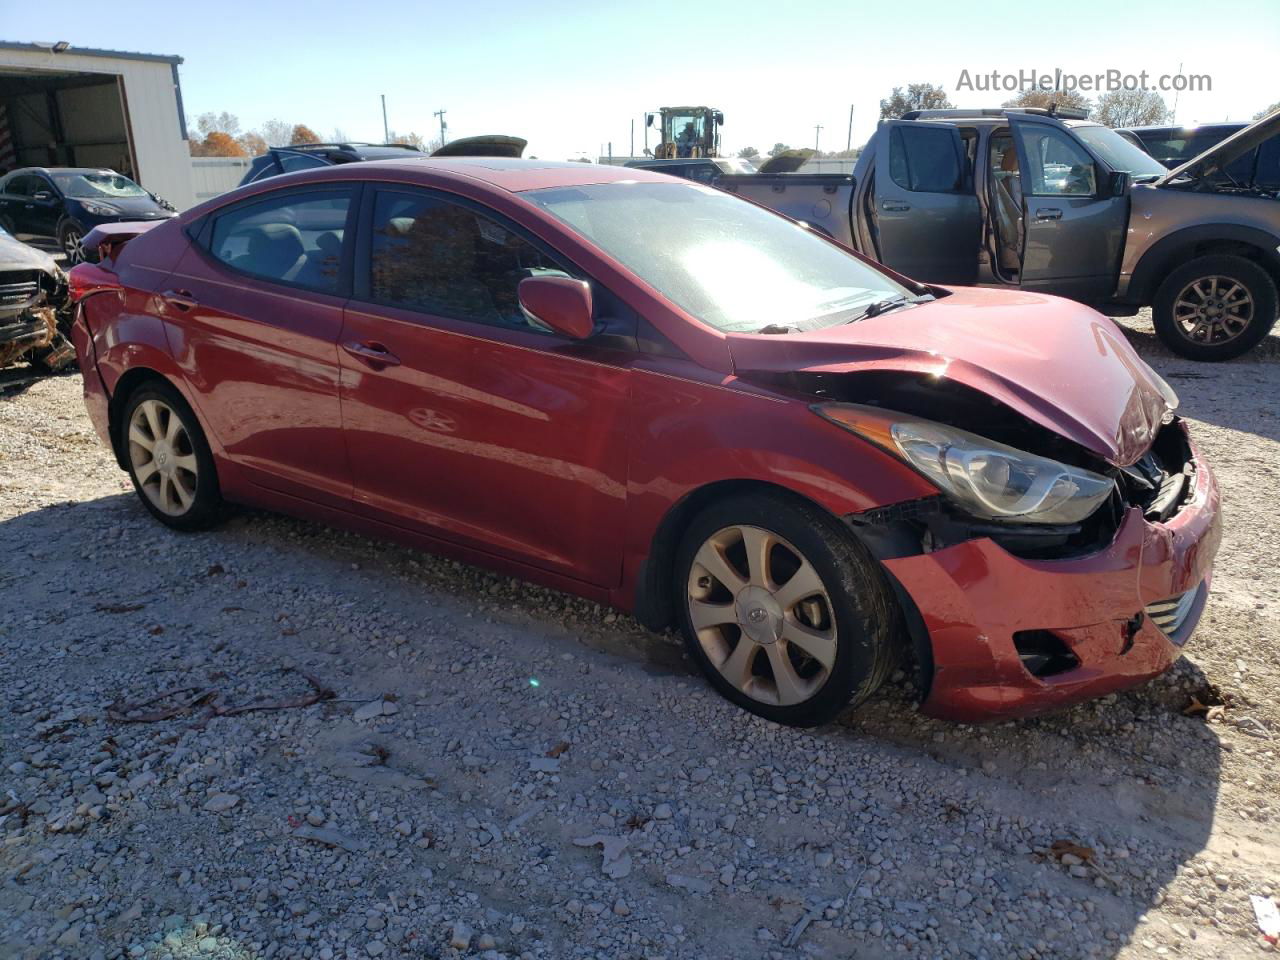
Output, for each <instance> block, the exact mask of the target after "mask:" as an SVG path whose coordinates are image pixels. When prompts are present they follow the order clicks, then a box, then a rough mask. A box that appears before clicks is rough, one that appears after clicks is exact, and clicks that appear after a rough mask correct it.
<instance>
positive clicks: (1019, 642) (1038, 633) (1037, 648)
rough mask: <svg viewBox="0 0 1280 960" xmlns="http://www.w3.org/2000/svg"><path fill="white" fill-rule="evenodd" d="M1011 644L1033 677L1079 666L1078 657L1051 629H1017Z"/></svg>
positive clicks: (1044, 675) (1052, 674)
mask: <svg viewBox="0 0 1280 960" xmlns="http://www.w3.org/2000/svg"><path fill="white" fill-rule="evenodd" d="M1013 646H1014V648H1015V649H1017V651H1018V656H1019V657H1020V658H1021V659H1022V665H1023V666H1024V667H1026V669H1027V672H1028V673H1030V674H1031V675H1032V676H1033V677H1052V676H1054V675H1055V674H1059V673H1066V672H1067V671H1068V670H1074V669H1075V668H1076V667H1078V666H1080V659H1079V658H1078V657H1077V656H1076V655H1075V654H1074V653H1072V652H1071V650H1070V648H1069V647H1068V646H1067V645H1066V644H1065V643H1063V642H1062V640H1061V638H1059V636H1058V635H1057V634H1056V633H1054V632H1053V631H1051V630H1019V631H1018V632H1017V633H1015V634H1014V635H1013Z"/></svg>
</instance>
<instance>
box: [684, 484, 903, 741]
mask: <svg viewBox="0 0 1280 960" xmlns="http://www.w3.org/2000/svg"><path fill="white" fill-rule="evenodd" d="M674 588H675V590H676V591H677V593H676V596H677V597H678V604H679V607H680V621H681V627H682V629H683V632H684V638H685V642H686V644H687V645H688V649H689V652H690V654H691V655H692V657H693V659H694V660H695V661H696V662H697V663H698V665H699V666H700V667H701V668H702V672H703V673H704V674H705V675H706V677H707V679H708V680H709V681H710V682H711V685H712V686H714V687H715V688H716V689H717V690H718V691H719V692H720V693H721V694H722V695H724V696H725V697H727V698H728V699H729V700H732V701H733V702H734V703H736V704H738V705H739V706H741V707H743V708H745V709H747V710H749V711H751V712H752V713H755V714H758V715H760V716H762V717H765V718H766V719H769V720H773V721H775V722H777V723H785V724H790V725H792V726H798V727H811V726H817V725H818V724H821V723H826V722H827V721H829V720H832V719H834V718H835V717H836V716H838V715H839V714H841V713H843V712H844V711H845V710H848V709H850V708H852V707H854V706H857V705H858V704H859V703H861V702H862V701H864V700H866V699H867V697H869V696H870V695H871V694H872V693H873V692H874V691H875V690H876V688H877V687H879V686H880V684H881V683H883V682H884V678H885V677H886V676H887V675H888V673H889V669H890V667H891V665H892V649H893V644H892V627H893V624H894V611H895V607H894V606H893V604H894V600H893V598H892V595H891V594H890V592H889V587H888V585H887V584H886V583H885V580H884V577H883V575H882V574H881V573H880V570H879V568H878V567H877V565H876V561H875V560H874V558H872V557H871V555H870V554H868V553H867V552H866V550H865V549H864V548H863V547H862V545H861V544H860V543H858V542H857V541H856V540H855V539H854V538H853V537H852V536H851V535H850V534H849V533H848V531H846V530H844V529H842V528H841V527H840V526H839V524H837V523H836V522H835V521H834V520H832V519H831V518H830V517H829V516H827V515H825V514H823V513H821V512H820V511H818V510H816V509H814V508H812V507H810V506H809V505H807V504H805V503H803V502H800V501H797V500H794V499H792V498H790V497H782V496H776V495H768V494H757V495H751V496H739V497H732V498H729V499H726V500H724V501H722V502H720V503H716V504H713V505H712V506H710V507H708V508H707V509H706V510H704V511H703V512H702V513H701V514H699V515H698V516H697V517H696V518H695V519H694V521H693V523H692V524H691V525H690V527H689V529H688V531H687V532H686V533H685V536H684V539H683V541H682V542H681V545H680V549H679V551H678V553H677V556H676V564H675V584H674Z"/></svg>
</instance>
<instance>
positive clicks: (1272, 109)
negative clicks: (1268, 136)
mask: <svg viewBox="0 0 1280 960" xmlns="http://www.w3.org/2000/svg"><path fill="white" fill-rule="evenodd" d="M1277 110H1280V101H1277V102H1275V103H1273V104H1272V105H1271V106H1269V107H1267V108H1266V109H1265V110H1259V111H1258V112H1257V113H1255V114H1254V115H1253V119H1255V120H1261V119H1262V118H1263V117H1269V116H1271V114H1273V113H1275V112H1276V111H1277Z"/></svg>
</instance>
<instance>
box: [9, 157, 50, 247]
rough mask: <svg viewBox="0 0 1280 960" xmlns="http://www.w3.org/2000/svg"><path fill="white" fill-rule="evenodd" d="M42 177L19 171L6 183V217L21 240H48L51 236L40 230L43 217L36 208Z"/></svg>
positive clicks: (15, 235)
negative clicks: (36, 195) (36, 197)
mask: <svg viewBox="0 0 1280 960" xmlns="http://www.w3.org/2000/svg"><path fill="white" fill-rule="evenodd" d="M41 182H42V181H41V179H40V178H39V177H37V176H35V175H33V174H29V173H19V174H15V175H13V176H11V177H9V179H8V180H6V181H5V185H4V209H3V213H4V216H5V218H6V219H7V220H8V221H9V223H10V224H11V225H12V227H13V230H12V233H13V235H14V237H16V238H17V239H19V240H23V241H26V242H31V241H33V240H37V241H47V240H48V239H50V237H49V236H48V235H47V234H42V233H41V232H40V229H41V228H40V223H41V218H40V216H39V213H38V211H37V210H36V204H35V194H36V191H38V190H39V189H40V186H41Z"/></svg>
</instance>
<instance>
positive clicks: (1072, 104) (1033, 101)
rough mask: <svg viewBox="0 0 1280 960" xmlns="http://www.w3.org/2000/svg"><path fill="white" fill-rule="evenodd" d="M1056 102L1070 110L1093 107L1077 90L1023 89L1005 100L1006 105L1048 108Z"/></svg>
mask: <svg viewBox="0 0 1280 960" xmlns="http://www.w3.org/2000/svg"><path fill="white" fill-rule="evenodd" d="M1055 103H1056V104H1057V105H1058V106H1060V107H1067V108H1069V109H1071V110H1084V111H1085V112H1088V111H1089V110H1092V109H1093V103H1092V102H1091V101H1090V100H1089V98H1088V97H1086V96H1085V95H1084V94H1083V93H1080V92H1079V91H1078V90H1023V91H1022V92H1021V93H1020V94H1018V95H1017V96H1016V97H1014V98H1013V99H1012V100H1006V101H1005V102H1004V104H1003V105H1004V106H1006V107H1042V108H1044V109H1046V110H1047V109H1048V108H1049V107H1051V106H1053V105H1054V104H1055Z"/></svg>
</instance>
